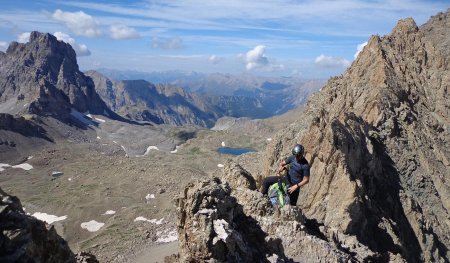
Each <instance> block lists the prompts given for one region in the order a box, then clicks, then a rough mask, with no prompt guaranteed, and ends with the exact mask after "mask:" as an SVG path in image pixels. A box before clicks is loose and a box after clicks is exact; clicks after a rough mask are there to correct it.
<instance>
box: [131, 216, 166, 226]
mask: <svg viewBox="0 0 450 263" xmlns="http://www.w3.org/2000/svg"><path fill="white" fill-rule="evenodd" d="M137 221H144V222H149V223H152V224H157V225H161V224H162V223H163V221H164V217H163V218H161V219H160V220H157V219H152V220H149V219H147V218H145V217H143V216H138V217H136V219H134V222H137Z"/></svg>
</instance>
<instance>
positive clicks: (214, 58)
mask: <svg viewBox="0 0 450 263" xmlns="http://www.w3.org/2000/svg"><path fill="white" fill-rule="evenodd" d="M208 60H209V61H210V62H211V63H213V64H214V65H216V64H219V63H220V62H222V61H224V58H223V57H218V56H216V55H212V56H210V57H209V58H208Z"/></svg>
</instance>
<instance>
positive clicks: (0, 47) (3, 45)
mask: <svg viewBox="0 0 450 263" xmlns="http://www.w3.org/2000/svg"><path fill="white" fill-rule="evenodd" d="M7 48H8V43H6V42H5V41H0V51H5V50H6V49H7Z"/></svg>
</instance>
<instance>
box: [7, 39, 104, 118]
mask: <svg viewBox="0 0 450 263" xmlns="http://www.w3.org/2000/svg"><path fill="white" fill-rule="evenodd" d="M70 108H74V109H76V110H77V111H79V112H87V111H89V112H90V113H92V114H105V113H106V114H111V115H112V112H111V111H110V110H109V109H108V108H107V107H106V105H105V103H104V102H103V101H102V100H101V99H100V97H99V96H98V94H97V93H96V92H95V88H94V84H93V83H92V80H91V79H90V78H88V77H86V76H85V75H84V74H83V73H82V72H80V71H79V69H78V65H77V61H76V55H75V51H74V50H73V48H72V47H71V46H70V45H69V44H66V43H64V42H61V41H58V40H57V39H56V38H55V37H54V36H53V35H50V34H46V33H39V32H32V33H31V35H30V41H29V42H28V43H26V44H20V43H17V42H12V43H11V44H10V46H9V47H8V49H7V51H6V53H5V54H3V55H2V56H0V112H3V113H10V114H18V115H22V114H24V113H35V114H41V115H55V116H60V117H64V116H63V115H68V114H69V113H70Z"/></svg>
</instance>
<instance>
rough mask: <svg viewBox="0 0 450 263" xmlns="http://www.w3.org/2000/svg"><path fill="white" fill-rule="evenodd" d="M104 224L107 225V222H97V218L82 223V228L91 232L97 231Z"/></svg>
mask: <svg viewBox="0 0 450 263" xmlns="http://www.w3.org/2000/svg"><path fill="white" fill-rule="evenodd" d="M104 225H105V223H102V222H97V221H95V220H91V221H89V222H83V223H81V228H83V229H86V230H87V231H89V232H96V231H98V230H99V229H100V228H102V226H104Z"/></svg>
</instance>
